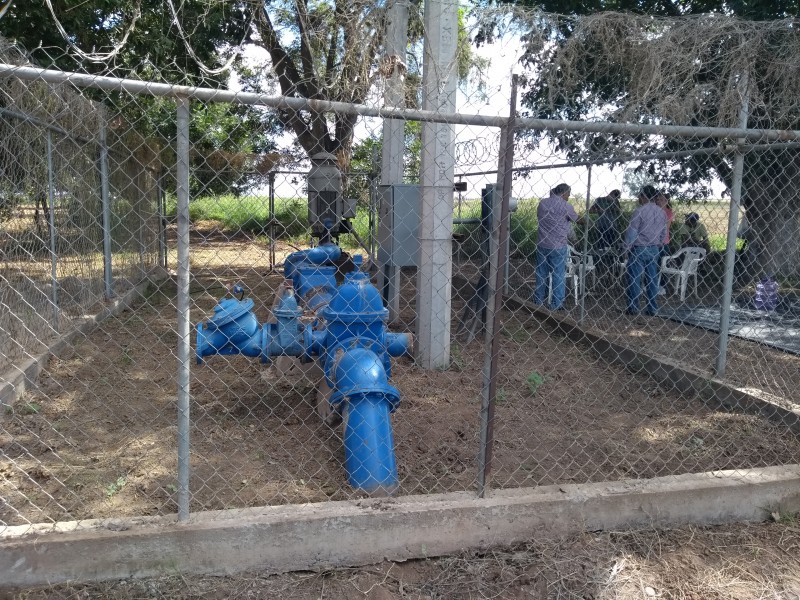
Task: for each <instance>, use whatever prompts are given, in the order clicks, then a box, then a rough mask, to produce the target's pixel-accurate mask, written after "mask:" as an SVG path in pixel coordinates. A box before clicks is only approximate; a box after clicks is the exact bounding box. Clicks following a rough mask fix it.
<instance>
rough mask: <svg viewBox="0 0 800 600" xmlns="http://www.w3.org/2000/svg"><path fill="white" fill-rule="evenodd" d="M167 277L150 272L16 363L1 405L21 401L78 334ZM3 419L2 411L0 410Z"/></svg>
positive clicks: (0, 394) (1, 384)
mask: <svg viewBox="0 0 800 600" xmlns="http://www.w3.org/2000/svg"><path fill="white" fill-rule="evenodd" d="M164 277H166V273H164V272H163V270H156V271H153V272H151V273H150V274H148V275H147V276H146V277H145V279H144V281H142V282H141V283H139V284H138V285H137V286H135V287H133V288H131V289H130V290H128V291H127V292H126V293H125V295H124V296H122V297H120V298H117V299H116V300H114V301H112V302H110V303H109V304H108V305H107V306H105V307H104V308H103V310H102V311H100V312H99V313H98V314H96V315H91V316H87V317H84V318H83V319H82V320H81V321H80V322H79V323H78V324H77V325H76V326H75V327H74V328H73V329H72V330H70V331H69V332H67V333H65V334H64V335H62V336H61V337H60V338H58V339H57V340H55V341H54V342H53V343H52V344H50V345H49V346H48V347H47V350H45V351H44V352H42V353H41V354H39V355H38V356H34V357H31V358H29V359H28V360H26V361H25V362H23V363H22V364H21V365H15V366H14V367H12V368H11V369H9V370H8V371H7V372H6V373H4V374H3V375H2V376H0V407H2V406H10V405H12V404H14V403H15V402H16V401H17V400H19V399H20V398H21V397H22V395H23V394H24V393H25V390H27V389H28V388H29V387H31V386H33V385H35V384H36V380H37V379H38V378H39V375H40V374H41V372H42V371H43V370H44V369H45V367H47V363H48V361H49V360H50V357H52V356H58V355H59V354H60V353H62V352H64V351H65V350H66V349H67V348H69V346H70V345H71V344H72V342H73V341H74V340H75V338H77V337H78V336H79V335H82V336H87V335H89V333H91V331H92V330H93V329H94V328H95V327H97V326H98V325H99V324H100V323H102V322H103V321H105V320H106V319H108V318H109V317H112V316H116V315H118V314H120V313H121V312H122V311H124V310H125V309H127V308H128V307H129V306H130V305H131V304H133V302H134V301H136V299H137V298H140V297H141V296H143V295H144V294H145V292H146V291H147V288H148V286H150V284H151V283H153V282H154V281H158V280H159V278H162V279H163V278H164ZM0 419H2V413H0Z"/></svg>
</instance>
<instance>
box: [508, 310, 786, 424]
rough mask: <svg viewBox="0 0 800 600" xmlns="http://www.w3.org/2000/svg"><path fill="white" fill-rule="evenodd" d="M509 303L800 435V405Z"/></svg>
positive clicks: (631, 366)
mask: <svg viewBox="0 0 800 600" xmlns="http://www.w3.org/2000/svg"><path fill="white" fill-rule="evenodd" d="M506 302H507V303H508V304H510V305H513V306H516V307H520V308H524V309H525V310H528V311H530V312H531V313H533V314H535V315H536V317H537V318H539V319H540V320H541V321H542V322H543V323H544V324H545V325H547V326H548V327H550V328H551V329H553V330H556V331H558V332H559V333H560V334H562V335H564V336H565V337H567V338H569V339H570V340H572V341H573V342H576V343H579V344H582V345H583V346H585V347H587V348H589V349H590V350H592V351H593V352H596V353H597V354H598V355H599V356H600V357H601V358H603V359H604V360H606V361H608V362H609V363H611V364H618V365H622V366H624V367H625V368H626V369H628V370H629V371H632V372H634V373H640V372H645V373H647V374H648V375H649V376H650V377H652V378H653V379H654V380H655V381H657V382H658V383H659V384H660V385H661V386H662V387H664V388H665V389H667V390H678V391H679V392H681V393H684V394H686V393H691V394H696V395H698V396H699V397H700V398H702V399H703V401H704V402H706V403H707V404H709V405H711V406H715V407H718V408H723V409H725V410H729V411H732V412H745V413H751V414H758V415H761V416H762V417H764V418H766V419H769V420H770V421H772V422H774V423H778V424H780V425H783V426H785V427H787V428H788V429H790V430H791V431H792V432H793V433H795V434H797V435H800V405H798V404H794V403H792V402H790V401H788V400H785V399H783V398H779V397H777V396H773V395H771V394H768V393H766V392H764V391H762V390H758V389H750V388H740V387H736V386H734V385H731V384H730V383H728V382H725V381H722V380H720V379H714V378H713V377H709V376H708V375H706V374H704V373H701V372H699V371H696V370H693V369H689V368H687V367H686V366H685V365H682V364H679V363H675V362H672V361H670V360H668V359H666V358H660V357H655V356H651V355H649V354H646V353H644V352H640V351H638V350H634V349H633V348H629V347H628V346H624V345H622V344H617V343H615V342H612V341H609V340H608V339H606V338H605V337H604V336H603V334H602V333H600V332H596V331H592V330H590V329H584V328H582V327H581V326H580V325H578V324H577V323H575V322H574V321H572V320H571V319H569V318H566V317H562V316H556V315H554V314H553V313H551V312H549V311H546V310H543V309H542V308H540V307H538V306H537V305H536V304H534V303H533V302H531V301H529V300H525V299H523V298H520V297H518V296H511V297H510V298H507V299H506Z"/></svg>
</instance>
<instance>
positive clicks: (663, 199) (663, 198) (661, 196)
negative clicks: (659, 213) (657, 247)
mask: <svg viewBox="0 0 800 600" xmlns="http://www.w3.org/2000/svg"><path fill="white" fill-rule="evenodd" d="M656 204H658V206H659V207H661V210H663V211H664V214H665V215H666V216H667V233H666V235H665V236H664V245H663V246H661V252H660V253H659V255H658V264H661V259H662V258H664V257H665V256H669V255H670V254H671V251H670V248H669V244H670V239H669V234H670V228H671V227H672V222H673V221H674V220H675V213H674V212H673V211H672V204H670V201H669V197H668V196H667V195H666V194H665V193H664V192H658V196H657V197H656ZM666 293H667V290H666V288H664V287H660V288H659V289H658V295H659V296H664V295H665V294H666Z"/></svg>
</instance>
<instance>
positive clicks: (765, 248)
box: [740, 150, 800, 283]
mask: <svg viewBox="0 0 800 600" xmlns="http://www.w3.org/2000/svg"><path fill="white" fill-rule="evenodd" d="M743 204H744V208H745V211H746V213H745V214H746V216H747V220H748V224H749V227H750V229H749V232H748V235H747V237H746V239H747V247H746V249H745V252H744V257H743V259H744V260H743V263H744V266H745V267H746V268H745V269H743V271H742V272H741V275H742V276H743V277H744V280H742V279H740V283H747V282H749V281H752V280H753V279H760V278H761V277H764V276H774V277H778V278H787V277H790V278H796V277H799V276H800V152H798V151H797V150H786V151H781V152H753V153H751V154H750V155H748V156H746V157H745V175H744V179H743Z"/></svg>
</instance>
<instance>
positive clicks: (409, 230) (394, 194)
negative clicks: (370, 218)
mask: <svg viewBox="0 0 800 600" xmlns="http://www.w3.org/2000/svg"><path fill="white" fill-rule="evenodd" d="M379 193H380V207H379V208H378V216H379V219H380V220H379V222H378V262H380V264H381V265H393V266H396V267H416V266H418V265H417V263H418V261H419V220H420V209H421V204H422V194H421V193H420V187H419V186H418V185H382V186H379Z"/></svg>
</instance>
